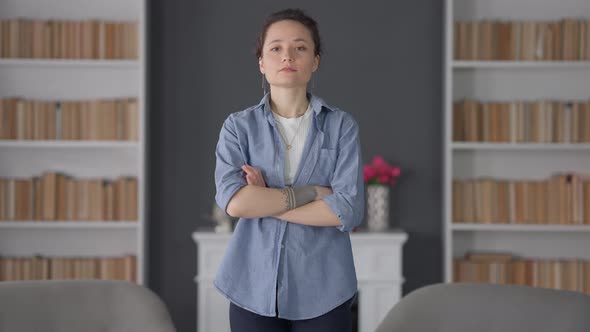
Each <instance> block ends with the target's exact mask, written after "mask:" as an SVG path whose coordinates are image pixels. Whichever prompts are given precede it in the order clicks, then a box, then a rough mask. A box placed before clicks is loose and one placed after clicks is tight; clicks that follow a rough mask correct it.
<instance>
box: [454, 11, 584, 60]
mask: <svg viewBox="0 0 590 332" xmlns="http://www.w3.org/2000/svg"><path fill="white" fill-rule="evenodd" d="M454 58H455V59H457V60H514V61H517V60H523V61H539V60H540V61H550V60H569V61H575V60H590V21H588V20H581V19H576V18H571V17H566V18H563V19H561V20H557V21H531V20H526V21H506V20H481V21H456V22H454Z"/></svg>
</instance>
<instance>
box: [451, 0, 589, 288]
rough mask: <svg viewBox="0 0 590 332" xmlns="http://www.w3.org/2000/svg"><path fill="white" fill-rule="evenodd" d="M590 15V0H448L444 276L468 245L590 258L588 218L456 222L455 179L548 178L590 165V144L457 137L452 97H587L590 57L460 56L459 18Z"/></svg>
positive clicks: (535, 255)
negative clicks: (576, 221)
mask: <svg viewBox="0 0 590 332" xmlns="http://www.w3.org/2000/svg"><path fill="white" fill-rule="evenodd" d="M563 17H577V18H590V1H587V0H564V1H552V0H516V1H515V0H446V1H445V18H444V19H445V36H444V38H445V39H444V44H445V51H444V80H445V81H444V107H443V109H444V130H443V132H444V173H443V178H444V185H443V188H444V189H443V190H444V193H443V197H444V204H443V206H444V208H443V213H444V215H443V225H444V227H443V229H444V238H443V243H444V267H445V271H444V276H445V281H446V282H451V281H453V258H454V257H458V256H463V255H464V253H465V252H467V251H499V252H511V253H514V254H516V255H518V256H522V257H528V258H540V259H565V258H578V259H586V260H590V226H589V225H572V226H569V225H513V224H508V225H498V224H473V223H472V224H469V223H462V224H453V220H452V206H453V202H452V199H453V197H452V180H453V179H472V178H476V177H483V176H492V177H497V178H504V179H531V180H533V179H547V178H548V177H549V176H550V175H551V174H553V173H556V172H561V171H576V172H585V173H588V172H590V144H535V143H471V142H469V143H463V142H453V141H452V137H453V136H452V135H453V130H452V123H453V121H452V120H453V119H452V116H453V114H452V113H453V101H454V100H458V99H461V98H469V99H474V100H478V101H514V100H531V101H532V100H538V99H554V100H588V99H590V90H589V89H588V86H590V61H475V60H474V61H468V60H455V59H453V48H454V47H453V46H454V44H453V38H454V36H453V28H454V26H453V22H455V21H456V20H482V19H502V20H559V19H561V18H563Z"/></svg>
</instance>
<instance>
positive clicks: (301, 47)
mask: <svg viewBox="0 0 590 332" xmlns="http://www.w3.org/2000/svg"><path fill="white" fill-rule="evenodd" d="M306 49H307V48H306V47H305V46H299V47H297V50H298V51H305V50H306Z"/></svg>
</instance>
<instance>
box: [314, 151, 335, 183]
mask: <svg viewBox="0 0 590 332" xmlns="http://www.w3.org/2000/svg"><path fill="white" fill-rule="evenodd" d="M337 158H338V151H337V150H336V149H324V148H322V149H320V152H319V156H318V161H317V163H316V165H315V168H314V170H313V172H312V173H311V177H310V179H309V184H310V185H316V186H325V187H327V186H330V183H331V181H332V177H333V176H334V170H335V169H336V159H337Z"/></svg>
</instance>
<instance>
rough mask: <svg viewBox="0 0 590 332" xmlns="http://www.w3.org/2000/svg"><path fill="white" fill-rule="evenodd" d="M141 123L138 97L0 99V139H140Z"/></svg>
mask: <svg viewBox="0 0 590 332" xmlns="http://www.w3.org/2000/svg"><path fill="white" fill-rule="evenodd" d="M138 122H139V108H138V100H137V99H136V98H117V99H94V100H84V101H78V100H67V101H45V100H30V99H22V98H16V97H14V98H4V99H0V139H9V140H123V141H136V140H138V135H139V134H138V127H139V123H138Z"/></svg>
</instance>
